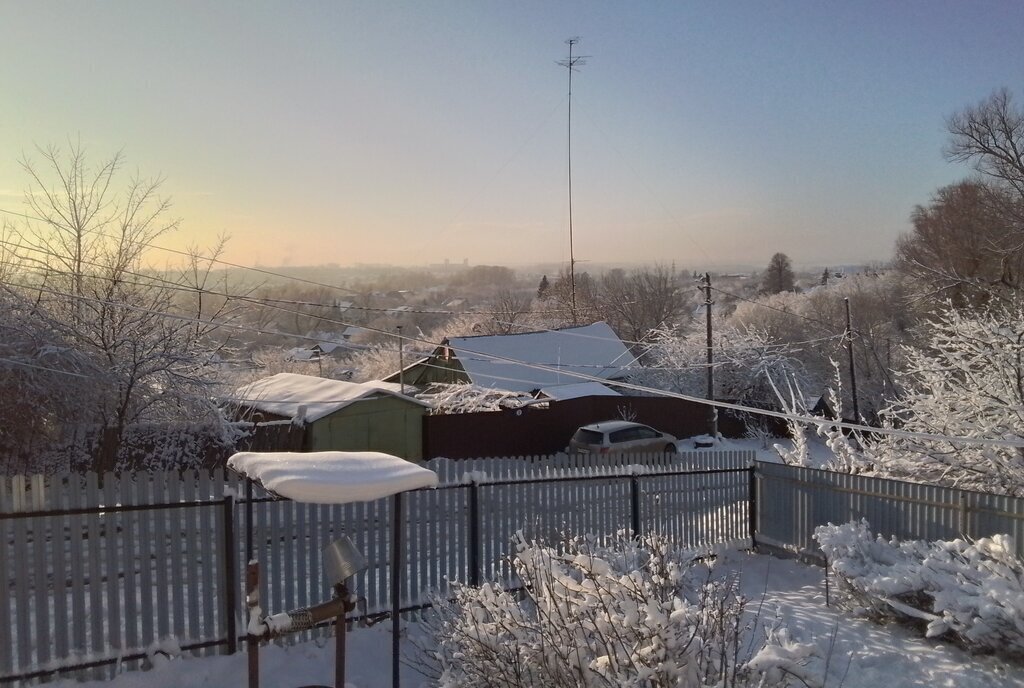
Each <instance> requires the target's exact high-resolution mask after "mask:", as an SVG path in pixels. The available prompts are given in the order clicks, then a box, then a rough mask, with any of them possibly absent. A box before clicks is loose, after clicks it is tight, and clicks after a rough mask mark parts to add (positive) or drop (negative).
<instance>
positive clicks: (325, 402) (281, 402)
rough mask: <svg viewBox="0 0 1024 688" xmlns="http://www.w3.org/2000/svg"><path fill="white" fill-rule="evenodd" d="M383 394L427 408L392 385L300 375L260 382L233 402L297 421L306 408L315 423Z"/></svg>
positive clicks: (241, 391) (242, 390)
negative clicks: (303, 407)
mask: <svg viewBox="0 0 1024 688" xmlns="http://www.w3.org/2000/svg"><path fill="white" fill-rule="evenodd" d="M380 394H389V395H391V396H396V397H400V398H402V399H405V400H407V401H410V402H412V403H414V404H419V405H421V406H426V404H424V403H423V402H421V401H419V400H417V399H413V398H412V397H409V396H405V395H403V394H402V387H401V385H397V384H394V383H391V382H381V381H380V380H373V381H371V382H346V381H344V380H329V379H327V378H322V377H314V376H312V375H298V374H296V373H278V374H277V375H271V376H270V377H265V378H263V379H262V380H257V381H256V382H253V383H251V384H248V385H246V386H245V387H242V388H240V389H238V390H236V391H235V394H234V396H233V397H231V398H229V401H233V402H236V403H239V404H242V405H243V406H248V407H250V408H254V409H256V410H258V411H263V412H264V413H272V414H274V415H276V416H284V417H285V418H295V417H296V416H297V415H298V413H299V407H301V406H305V407H306V412H305V416H304V418H305V419H306V420H307V421H309V422H313V421H316V420H319V419H321V418H323V417H324V416H327V415H330V414H332V413H334V412H335V411H338V410H340V409H343V408H345V407H346V406H348V405H349V404H353V403H355V402H357V401H360V400H361V399H366V398H368V397H372V396H378V395H380Z"/></svg>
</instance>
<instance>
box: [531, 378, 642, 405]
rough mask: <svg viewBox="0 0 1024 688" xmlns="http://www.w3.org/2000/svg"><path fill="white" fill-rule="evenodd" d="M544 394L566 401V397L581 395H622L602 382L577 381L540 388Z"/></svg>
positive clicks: (550, 397) (571, 397) (573, 397)
mask: <svg viewBox="0 0 1024 688" xmlns="http://www.w3.org/2000/svg"><path fill="white" fill-rule="evenodd" d="M540 394H541V395H542V396H545V397H548V398H549V399H554V400H555V401H564V400H565V399H578V398H579V397H620V396H622V395H621V394H619V393H618V392H616V391H615V390H614V389H611V388H610V387H606V386H605V385H602V384H601V383H600V382H576V383H573V384H569V385H553V386H551V387H544V388H543V389H541V390H540Z"/></svg>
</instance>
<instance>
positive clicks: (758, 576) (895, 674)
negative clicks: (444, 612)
mask: <svg viewBox="0 0 1024 688" xmlns="http://www.w3.org/2000/svg"><path fill="white" fill-rule="evenodd" d="M715 570H716V572H718V573H719V574H721V575H723V576H727V575H729V573H730V572H738V573H739V574H740V576H741V578H740V586H741V592H742V593H743V594H744V595H745V596H747V597H748V598H749V599H750V600H751V602H750V603H749V605H748V610H749V611H751V612H752V613H758V614H759V625H761V626H762V628H763V629H764V630H763V631H758V632H772V631H771V628H772V627H773V626H777V625H778V624H779V622H781V623H783V624H784V625H785V628H784V629H783V631H784V632H785V635H786V636H787V637H786V642H785V643H783V644H782V645H781V646H778V647H773V648H772V650H771V651H772V652H775V653H783V654H785V655H786V656H787V658H789V659H796V658H798V657H803V658H805V659H806V658H809V657H811V655H812V654H813V655H814V657H816V659H815V660H814V661H813V662H812V663H811V664H809V665H808V666H807V668H808V669H810V670H816V671H817V672H819V676H820V673H821V672H824V671H826V665H827V676H826V680H825V681H824V685H826V686H840V685H841V686H843V687H844V688H878V686H901V687H908V688H933V687H934V688H943V687H947V686H948V687H950V688H952V687H956V688H1010V687H1012V686H1017V687H1019V686H1022V685H1024V667H1021V666H1019V665H1011V664H1007V663H1004V662H1001V661H999V660H997V659H995V658H993V657H988V656H972V655H970V654H968V653H966V652H964V651H962V650H960V649H958V648H956V647H955V646H953V645H951V644H948V643H942V642H938V641H936V640H931V639H926V638H922V637H920V636H919V635H916V634H915V633H914V632H912V631H909V630H907V629H904V628H902V627H900V626H896V625H887V626H880V625H877V624H874V623H871V622H869V621H866V620H862V619H858V618H854V617H852V616H850V615H848V614H847V613H845V612H843V611H841V610H839V609H837V608H836V607H834V606H833V607H829V606H826V604H825V588H824V573H823V570H822V569H820V568H816V567H811V566H807V565H804V564H800V563H798V562H796V561H792V560H781V559H774V558H772V557H768V556H763V555H751V554H745V553H741V552H733V551H729V552H725V553H723V555H722V556H720V560H719V564H718V565H716V567H715ZM390 627H391V625H390V623H382V624H378V625H376V626H373V627H370V628H356V629H354V630H353V631H350V633H349V636H348V639H347V643H348V647H347V650H348V653H347V659H348V661H347V673H346V680H347V682H348V683H350V684H351V685H352V686H353V687H354V688H387V687H388V686H391V635H390ZM774 632H776V633H778V631H774ZM416 634H417V626H416V624H403V638H402V648H403V649H402V651H403V653H409V654H411V652H412V645H411V641H410V638H411V637H413V636H415V635H416ZM333 648H334V643H333V639H332V638H321V639H320V640H319V641H317V642H307V643H302V644H299V645H295V646H291V647H280V646H277V645H273V644H264V645H263V646H262V647H261V649H260V667H261V680H262V683H261V685H264V686H301V685H309V684H322V685H333V684H334V682H333V676H334V674H333V672H334V649H333ZM830 655H831V656H830ZM761 659H762V660H763V661H765V662H766V663H772V662H774V660H777V659H778V657H767V656H766V657H762V658H761ZM826 659H827V661H826ZM245 677H246V654H245V652H239V653H238V654H236V655H231V656H215V657H206V658H201V659H192V658H187V659H184V658H180V657H174V658H172V659H171V660H169V661H163V662H160V663H159V665H158V666H156V667H155V668H154V669H152V670H150V671H132V672H126V673H124V674H122V675H120V676H118V677H116V678H115V679H114V680H112V681H101V682H91V683H77V682H74V681H70V680H64V681H60V682H57V683H56V684H51V685H55V686H57V688H179V687H188V688H219V687H220V686H238V685H244V684H245ZM401 685H402V686H406V687H408V688H417V687H419V686H428V685H431V683H430V681H429V679H427V678H426V677H424V676H422V675H420V674H419V673H418V672H416V670H415V669H414V668H412V667H408V666H405V665H403V666H402V668H401ZM795 685H802V684H800V683H796V684H795ZM811 685H814V684H811Z"/></svg>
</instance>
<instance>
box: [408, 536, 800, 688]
mask: <svg viewBox="0 0 1024 688" xmlns="http://www.w3.org/2000/svg"><path fill="white" fill-rule="evenodd" d="M517 550H518V551H517V553H516V555H515V556H514V558H513V565H514V569H515V572H516V575H517V577H518V582H519V583H520V584H521V586H522V587H521V588H519V589H512V588H507V587H505V586H503V585H501V584H500V583H486V584H484V585H482V586H480V587H478V588H473V587H469V586H465V585H459V584H456V585H455V586H454V593H455V597H454V601H453V602H450V603H449V602H445V601H442V600H439V601H437V603H436V605H435V610H436V614H434V615H432V616H430V617H428V618H427V619H426V620H425V621H424V623H425V625H426V626H427V627H428V628H429V629H430V630H431V631H432V635H433V644H430V645H424V646H423V647H421V648H420V657H419V658H418V659H419V661H420V662H422V663H426V665H427V666H428V667H430V669H432V670H433V672H434V675H435V677H436V678H437V679H438V685H440V686H461V687H467V686H469V687H472V686H516V687H520V686H566V687H569V686H572V687H577V686H652V687H653V686H747V685H759V686H770V685H787V683H786V682H787V681H789V680H790V679H792V678H793V677H795V676H798V675H801V674H805V673H808V672H806V671H805V670H804V667H803V665H804V664H805V662H806V660H807V659H808V658H809V657H810V655H811V654H812V651H811V648H809V647H808V646H803V645H800V644H798V643H794V642H792V641H791V640H790V639H789V638H788V636H787V635H786V634H785V633H784V632H783V633H780V634H776V635H771V634H769V637H766V638H765V639H764V640H763V641H762V642H761V643H758V644H757V645H758V647H757V650H756V651H753V650H751V651H749V652H747V653H746V654H744V653H743V649H746V645H745V642H744V640H743V639H744V637H745V636H744V634H745V633H747V632H748V631H750V628H751V627H750V624H751V623H752V622H751V621H750V619H745V618H744V616H743V612H744V607H745V604H746V600H745V599H744V598H743V597H742V596H740V595H739V593H738V592H737V590H738V581H737V579H736V578H735V577H726V578H721V577H715V576H714V575H712V572H711V570H710V569H709V568H708V567H707V566H706V565H704V564H702V563H700V562H698V561H697V559H696V555H695V553H694V552H692V551H682V550H679V549H676V548H675V547H673V546H672V545H671V544H669V543H668V542H667V541H666V540H665V539H663V538H660V537H657V536H649V537H646V538H644V539H643V540H642V541H640V542H637V541H633V540H631V539H630V538H629V537H628V536H627V535H626V534H624V533H622V534H620V535H619V536H618V537H617V538H613V539H612V541H611V542H610V543H609V544H607V545H600V544H599V543H598V542H596V541H595V540H594V539H592V538H569V539H566V540H565V541H563V542H562V543H560V544H559V546H558V547H551V546H545V545H542V544H538V543H537V542H528V541H526V540H525V539H524V538H523V537H522V536H520V537H519V538H518V542H517ZM767 645H770V646H771V649H766V646H767ZM741 648H742V649H741ZM741 655H743V656H742V657H741ZM751 655H753V657H751ZM802 682H803V679H801V684H802ZM807 685H816V683H815V682H814V681H813V680H810V681H809V682H808V683H807Z"/></svg>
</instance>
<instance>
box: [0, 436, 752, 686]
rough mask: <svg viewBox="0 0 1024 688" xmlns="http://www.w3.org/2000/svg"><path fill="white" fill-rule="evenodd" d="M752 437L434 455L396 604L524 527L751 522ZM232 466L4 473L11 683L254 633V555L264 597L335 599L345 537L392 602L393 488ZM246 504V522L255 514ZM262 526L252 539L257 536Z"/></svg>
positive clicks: (720, 535) (685, 529)
mask: <svg viewBox="0 0 1024 688" xmlns="http://www.w3.org/2000/svg"><path fill="white" fill-rule="evenodd" d="M752 460H753V453H752V452H720V453H716V452H694V453H693V454H692V455H691V454H678V455H651V456H629V457H621V456H600V457H599V456H591V457H588V458H587V460H586V461H583V460H581V459H580V458H579V457H569V456H565V455H558V456H554V457H525V458H508V459H481V460H471V461H448V460H434V461H432V462H429V463H428V464H426V465H427V466H428V467H430V468H432V469H434V470H436V471H437V473H438V475H439V478H440V483H441V485H440V486H439V488H437V489H430V490H417V491H414V492H410V493H405V494H404V495H403V497H402V500H403V509H402V513H403V519H402V521H403V523H402V528H401V532H402V537H401V544H402V552H403V556H402V561H403V568H402V572H403V573H402V578H401V581H400V583H401V588H400V601H401V605H402V607H403V608H405V609H413V608H416V607H417V606H418V605H421V604H423V603H425V602H428V601H429V595H430V593H431V592H437V591H440V592H441V593H442V594H443V592H444V589H445V587H446V585H447V582H448V581H449V580H463V581H469V580H477V579H494V578H508V577H509V575H510V571H509V568H508V563H507V560H506V557H507V555H508V554H509V553H510V542H511V540H512V537H513V535H514V534H515V533H516V532H517V531H520V530H521V531H523V532H524V533H525V534H527V535H528V536H532V537H545V538H555V537H558V536H559V534H560V533H561V532H573V533H590V534H595V535H601V534H607V533H612V532H615V531H617V530H622V529H633V528H639V529H640V530H642V531H648V530H658V531H661V532H664V533H666V534H667V535H670V536H671V537H673V538H674V539H676V540H677V541H678V542H680V543H683V544H686V545H692V546H702V545H711V544H715V543H718V542H725V541H730V542H733V541H744V539H745V538H747V537H748V536H749V515H750V514H749V493H750V474H749V470H747V468H746V467H747V466H749V465H750V464H751V462H752ZM246 487H247V485H246V483H245V482H244V481H241V480H240V479H239V478H238V477H237V476H235V475H234V474H228V475H224V474H223V473H222V472H220V471H217V472H214V473H213V474H208V473H203V472H201V473H186V474H178V473H176V472H172V473H161V474H135V475H122V476H113V475H107V476H104V477H103V479H102V481H101V479H100V477H99V476H97V475H95V474H87V475H63V476H48V477H46V478H43V477H42V476H32V477H21V476H15V477H13V478H11V477H7V478H0V538H2V543H0V544H2V547H3V550H2V551H0V581H4V582H5V584H6V586H7V595H3V596H0V685H10V684H27V683H30V682H33V681H36V680H43V679H46V678H49V677H52V676H53V675H54V674H55V672H62V673H60V674H59V675H61V676H67V675H69V673H70V674H72V675H74V676H76V677H79V678H104V677H109V676H111V675H112V673H114V672H116V671H117V670H118V667H119V665H125V666H138V665H139V664H140V663H144V662H145V658H146V656H147V654H149V653H150V652H152V650H153V649H154V648H155V647H156V646H157V645H166V641H167V640H168V639H173V640H174V642H176V643H177V645H178V646H180V647H181V648H182V649H183V650H184V651H187V652H191V653H194V654H209V653H220V652H225V651H228V649H229V648H230V647H231V644H232V642H233V641H234V640H236V639H237V638H239V637H241V636H242V635H244V632H245V631H244V628H245V621H244V619H243V618H242V615H243V605H244V603H243V600H244V595H243V590H242V578H243V568H244V567H243V566H241V564H242V563H244V562H245V561H247V560H248V559H249V558H254V559H256V560H258V561H259V562H260V566H261V574H262V578H261V602H262V606H263V609H264V610H265V611H269V612H278V611H285V610H288V609H293V608H296V607H302V606H307V605H310V604H315V603H317V602H320V601H323V600H325V599H327V598H328V597H329V595H330V590H329V587H328V585H327V584H326V582H325V581H324V580H323V575H322V572H321V562H320V550H321V548H322V547H323V546H324V545H325V544H327V543H329V542H331V541H332V540H333V539H335V538H337V537H338V536H339V535H341V534H345V535H348V536H349V537H350V538H351V539H352V540H353V541H354V543H355V544H356V546H357V547H358V548H359V549H360V550H361V551H362V553H363V554H364V556H365V557H366V559H367V561H368V562H369V563H370V567H369V569H368V570H367V571H365V572H363V573H361V574H359V575H358V576H357V578H356V579H355V581H354V584H353V586H352V587H353V588H354V589H355V590H356V591H357V592H358V594H359V595H360V596H361V597H362V600H361V603H360V605H359V608H358V609H357V611H356V615H360V616H373V615H375V614H381V613H386V612H387V611H388V610H389V609H390V607H391V601H390V583H391V581H390V572H391V567H390V566H389V559H390V548H391V537H392V535H391V533H392V531H391V522H392V513H393V511H392V509H393V501H392V500H391V499H384V500H379V501H376V502H369V503H355V504H348V505H342V506H327V505H308V504H297V503H294V502H291V501H287V500H274V499H271V498H270V497H268V496H267V495H265V494H264V493H262V492H261V491H260V490H259V489H258V487H255V488H254V489H253V496H254V499H253V501H252V502H251V503H247V500H246V499H245V496H246V494H247V492H246ZM250 514H251V521H250V518H249V517H250ZM250 541H251V548H252V551H251V552H250V551H249V549H248V548H249V547H250Z"/></svg>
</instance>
